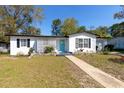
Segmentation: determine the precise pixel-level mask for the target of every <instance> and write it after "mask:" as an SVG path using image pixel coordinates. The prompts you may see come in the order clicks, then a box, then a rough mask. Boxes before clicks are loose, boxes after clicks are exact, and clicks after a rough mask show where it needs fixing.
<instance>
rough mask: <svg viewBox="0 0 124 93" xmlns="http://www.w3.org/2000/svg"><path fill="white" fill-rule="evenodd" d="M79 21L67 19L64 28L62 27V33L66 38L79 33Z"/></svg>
mask: <svg viewBox="0 0 124 93" xmlns="http://www.w3.org/2000/svg"><path fill="white" fill-rule="evenodd" d="M77 28H78V26H77V20H75V19H74V18H67V19H65V21H64V23H63V25H62V27H61V33H62V35H64V36H68V35H70V34H72V33H76V32H77Z"/></svg>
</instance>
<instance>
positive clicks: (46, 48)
mask: <svg viewBox="0 0 124 93" xmlns="http://www.w3.org/2000/svg"><path fill="white" fill-rule="evenodd" d="M53 50H54V48H53V47H52V46H46V47H45V49H44V53H51V52H53Z"/></svg>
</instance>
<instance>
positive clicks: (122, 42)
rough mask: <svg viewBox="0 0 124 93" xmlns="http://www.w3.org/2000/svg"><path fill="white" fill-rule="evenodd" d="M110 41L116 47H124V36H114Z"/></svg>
mask: <svg viewBox="0 0 124 93" xmlns="http://www.w3.org/2000/svg"><path fill="white" fill-rule="evenodd" d="M108 43H109V44H112V45H114V49H124V37H117V38H113V39H111V40H110V41H109V42H108Z"/></svg>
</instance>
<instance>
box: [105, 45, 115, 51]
mask: <svg viewBox="0 0 124 93" xmlns="http://www.w3.org/2000/svg"><path fill="white" fill-rule="evenodd" d="M113 48H114V45H110V44H109V45H106V46H105V47H104V51H112V50H113Z"/></svg>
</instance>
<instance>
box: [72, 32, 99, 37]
mask: <svg viewBox="0 0 124 93" xmlns="http://www.w3.org/2000/svg"><path fill="white" fill-rule="evenodd" d="M82 33H87V34H91V35H95V36H96V37H97V36H98V35H96V34H94V33H91V32H88V31H84V32H79V33H73V34H71V35H74V34H82Z"/></svg>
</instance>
